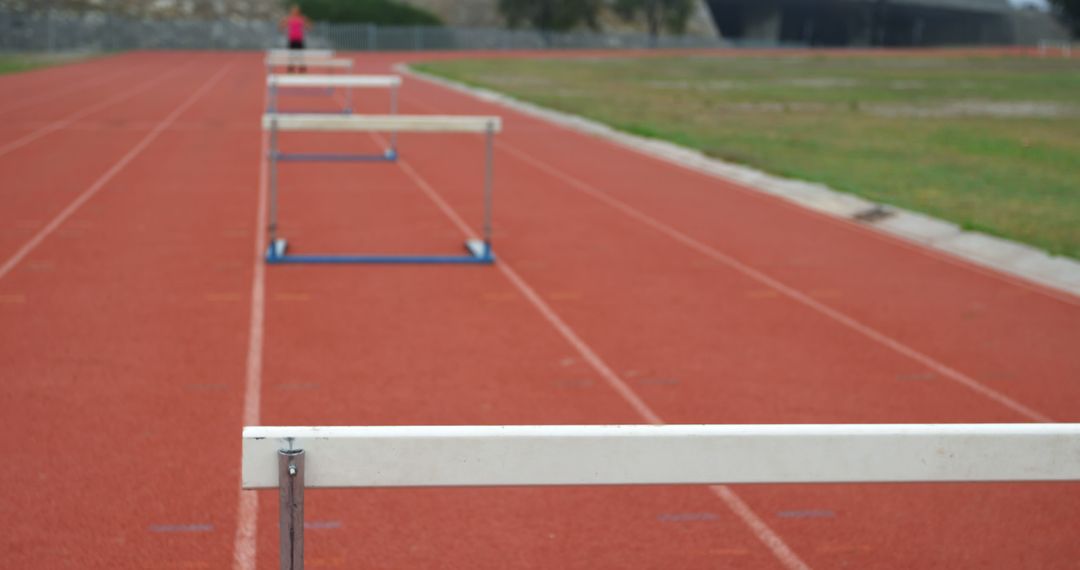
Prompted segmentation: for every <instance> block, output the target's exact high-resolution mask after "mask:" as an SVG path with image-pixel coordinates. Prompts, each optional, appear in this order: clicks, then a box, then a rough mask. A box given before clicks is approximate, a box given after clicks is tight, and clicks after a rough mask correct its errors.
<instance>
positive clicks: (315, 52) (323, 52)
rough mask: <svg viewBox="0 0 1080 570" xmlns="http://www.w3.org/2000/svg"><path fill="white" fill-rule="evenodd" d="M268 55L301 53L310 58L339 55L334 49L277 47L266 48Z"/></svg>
mask: <svg viewBox="0 0 1080 570" xmlns="http://www.w3.org/2000/svg"><path fill="white" fill-rule="evenodd" d="M266 55H268V56H281V55H300V56H302V57H310V58H320V57H321V58H324V59H325V58H330V57H334V56H335V55H337V52H335V51H334V50H332V49H284V48H275V49H268V50H266Z"/></svg>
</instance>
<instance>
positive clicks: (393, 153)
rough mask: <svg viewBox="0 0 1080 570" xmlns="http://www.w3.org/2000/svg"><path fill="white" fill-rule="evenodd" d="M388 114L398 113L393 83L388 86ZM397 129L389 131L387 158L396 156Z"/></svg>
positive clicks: (395, 88) (396, 92)
mask: <svg viewBox="0 0 1080 570" xmlns="http://www.w3.org/2000/svg"><path fill="white" fill-rule="evenodd" d="M390 114H391V115H396V114H398V87H397V86H396V85H395V86H393V87H391V88H390ZM397 154H398V151H397V131H390V151H389V152H388V153H387V155H386V156H387V158H391V159H393V158H397Z"/></svg>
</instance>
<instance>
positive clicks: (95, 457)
mask: <svg viewBox="0 0 1080 570" xmlns="http://www.w3.org/2000/svg"><path fill="white" fill-rule="evenodd" d="M243 59H244V58H243V57H242V56H240V57H238V56H225V57H222V56H218V57H217V58H208V60H207V61H206V62H205V63H206V65H207V67H206V70H205V73H204V74H203V75H202V76H201V77H200V80H199V81H198V82H192V83H190V84H188V85H186V86H185V87H183V88H180V87H179V86H178V89H179V90H181V91H182V95H181V97H180V99H179V101H180V102H182V101H184V100H185V98H186V99H187V100H188V101H190V102H191V106H190V107H189V108H187V109H186V110H185V111H184V112H183V114H182V116H181V118H182V119H187V120H192V119H198V120H224V119H226V118H228V117H231V116H237V115H239V116H244V117H248V118H249V119H250V121H251V125H252V127H251V128H249V129H247V130H246V131H235V132H232V133H227V134H223V135H221V136H218V137H214V138H209V139H208V138H207V137H206V136H205V133H204V132H200V131H183V130H181V131H168V130H165V131H163V132H162V133H161V134H160V136H159V137H158V138H157V139H156V140H154V141H153V142H152V144H151V145H150V146H149V147H148V148H147V151H146V152H145V153H144V154H143V155H141V156H139V157H136V158H135V159H133V160H132V162H131V163H130V165H129V166H128V168H126V169H124V170H123V171H122V172H120V173H119V174H118V175H117V176H116V177H115V178H114V179H113V180H111V181H110V182H109V183H108V185H107V187H106V191H104V192H102V193H100V194H98V195H96V196H94V197H93V199H92V200H90V201H89V202H88V203H87V204H86V206H85V207H84V208H82V209H80V210H78V211H77V212H75V213H74V214H73V215H72V216H71V218H70V220H69V221H68V222H67V223H65V224H64V227H66V226H69V225H76V224H79V223H81V222H88V223H90V224H92V226H93V231H92V232H89V235H87V236H83V237H81V239H64V238H63V237H61V236H52V237H51V238H50V239H46V240H45V241H43V242H42V244H41V246H40V248H39V249H38V250H36V251H35V253H34V255H33V256H32V257H31V258H30V259H29V260H28V262H29V263H31V264H34V263H37V264H41V263H51V264H52V269H51V270H50V271H47V272H42V271H35V270H31V269H30V267H31V266H30V265H27V270H26V271H17V272H14V273H12V274H11V275H9V278H8V279H5V280H4V281H3V282H2V283H0V289H3V290H5V291H12V290H15V291H22V292H24V301H23V302H21V303H18V304H10V305H5V306H0V311H4V312H5V313H6V314H5V315H4V317H3V318H2V319H0V323H3V326H0V335H2V337H3V340H2V341H0V362H2V366H0V368H3V370H4V371H5V382H4V385H5V390H6V391H7V393H8V395H9V396H10V397H8V398H5V399H3V402H2V403H0V418H3V420H2V421H3V424H4V427H5V428H7V431H8V433H19V434H20V435H21V436H22V437H24V438H25V441H30V442H34V445H33V446H28V447H27V448H25V449H23V450H22V451H21V454H20V466H21V469H20V470H18V471H17V472H16V473H13V474H11V475H10V476H9V481H10V482H11V483H12V486H11V487H9V488H8V491H5V492H4V496H3V500H2V501H0V503H2V504H3V505H4V506H3V508H4V510H5V512H6V514H9V515H11V516H12V517H13V518H14V519H17V520H19V521H20V524H19V525H18V526H17V527H16V528H14V529H13V530H12V532H11V533H9V534H7V535H5V537H4V538H3V541H4V542H3V545H4V548H3V551H4V555H3V556H2V558H3V560H4V566H5V567H12V568H67V567H72V566H77V567H80V568H147V567H155V568H221V567H226V566H227V564H228V561H229V560H230V559H231V556H232V552H231V546H232V541H231V530H232V527H233V524H234V517H235V513H234V512H233V511H232V506H233V505H234V504H235V503H234V501H233V500H232V499H233V498H234V497H235V496H236V495H235V485H236V477H238V466H237V465H236V463H235V462H234V461H233V459H234V458H235V456H237V454H238V453H239V442H238V441H236V442H235V443H234V444H231V445H225V446H220V447H219V446H212V445H207V442H208V441H212V440H217V439H220V440H221V441H223V442H224V441H230V442H233V441H235V438H234V437H231V434H235V433H237V432H238V431H239V429H240V418H239V417H238V416H237V415H236V414H235V410H236V409H238V408H239V406H240V397H241V389H242V386H241V381H240V379H241V377H242V374H241V373H242V366H243V358H242V352H243V346H244V339H243V337H242V335H240V334H238V332H239V331H241V330H243V327H244V323H245V321H246V318H247V314H246V310H245V307H244V304H243V303H242V299H243V290H244V289H243V288H244V285H245V283H246V282H247V281H248V279H249V277H248V274H247V272H246V270H245V269H246V265H245V264H242V263H239V262H238V261H239V260H241V259H246V258H247V255H246V254H247V252H248V247H247V243H248V240H247V238H248V236H250V235H251V234H252V232H254V231H255V228H253V227H252V224H251V219H250V217H249V216H247V215H246V213H247V212H250V211H252V210H253V208H254V207H255V202H254V192H253V189H254V185H255V181H254V173H253V172H252V171H251V169H250V168H249V165H250V164H252V163H253V161H255V160H256V159H257V153H258V147H257V142H258V137H259V131H258V129H257V127H256V124H257V123H256V121H257V116H258V110H257V109H256V108H255V106H254V105H252V104H251V99H252V98H253V97H255V96H257V94H258V91H257V89H255V88H254V86H255V85H257V81H258V79H259V71H258V68H257V66H255V65H251V66H240V67H236V68H235V70H234V71H235V72H236V73H238V74H239V75H240V76H242V77H244V80H243V81H242V83H241V85H243V86H245V88H244V89H236V88H235V86H236V84H234V83H233V82H232V81H230V80H229V79H226V78H225V77H226V76H225V75H223V74H220V73H219V72H226V73H228V72H229V71H230V70H229V69H228V68H227V66H228V65H229V64H230V63H231V62H236V63H240V61H242V60H243ZM252 61H254V59H253V58H252ZM215 74H217V75H215ZM200 87H203V88H205V90H203V91H200V90H199V89H200ZM173 106H174V108H176V107H177V102H174V103H173ZM244 149H248V150H246V151H245V150H244ZM10 491H15V492H10Z"/></svg>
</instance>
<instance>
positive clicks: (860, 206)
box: [395, 64, 1080, 297]
mask: <svg viewBox="0 0 1080 570" xmlns="http://www.w3.org/2000/svg"><path fill="white" fill-rule="evenodd" d="M395 70H396V71H398V72H400V73H404V74H407V75H411V76H413V77H417V78H419V79H422V80H426V81H429V82H432V83H436V84H438V85H441V86H443V87H446V88H448V89H453V90H455V91H458V92H461V93H465V94H467V95H470V96H472V97H475V98H477V99H480V100H483V101H486V102H489V103H495V104H498V105H503V106H505V107H509V108H511V109H513V110H515V111H518V112H521V113H525V114H528V115H531V116H534V117H537V118H541V119H544V120H547V121H550V122H553V123H555V124H557V125H560V126H563V127H567V128H571V129H574V130H576V131H579V132H582V133H587V134H590V135H594V136H597V137H600V138H603V139H606V140H608V141H611V142H614V143H616V144H618V145H621V146H623V147H627V148H630V149H633V150H636V151H638V152H641V153H644V154H648V155H651V156H655V157H658V158H662V159H664V160H667V161H668V162H671V163H674V164H677V165H679V166H682V167H685V168H691V169H693V170H697V171H698V172H703V173H706V174H709V175H712V176H715V177H717V178H721V179H723V180H727V181H732V182H736V183H739V184H741V185H742V186H744V187H747V188H751V189H754V190H757V191H760V192H764V193H766V194H772V195H774V196H777V197H779V198H782V199H784V200H787V201H789V202H792V203H795V204H798V205H800V206H802V207H804V208H809V209H811V210H815V211H818V212H822V213H825V214H828V215H832V216H836V217H839V218H846V219H849V220H855V221H858V222H859V223H860V224H862V225H865V226H867V227H871V228H875V229H877V230H878V231H881V232H884V233H887V234H889V235H892V236H896V237H899V238H901V239H904V240H906V241H909V242H913V243H916V244H919V245H922V246H925V247H928V248H930V249H933V250H936V251H940V252H944V253H947V254H950V255H952V256H954V257H958V258H961V259H963V260H966V261H969V262H972V263H975V264H977V265H981V266H983V267H988V268H990V269H993V270H996V271H1000V272H1002V273H1006V274H1009V275H1012V276H1015V277H1020V278H1021V279H1025V280H1028V281H1032V282H1035V283H1038V284H1041V285H1044V286H1047V287H1051V288H1053V289H1056V290H1059V291H1063V292H1066V293H1070V294H1072V295H1075V296H1077V297H1080V262H1077V261H1075V260H1072V259H1069V258H1065V257H1058V256H1052V255H1050V254H1048V253H1047V252H1045V251H1043V250H1040V249H1038V248H1035V247H1031V246H1028V245H1025V244H1021V243H1018V242H1014V241H1011V240H1007V239H1003V238H998V237H993V236H990V235H987V234H984V233H980V232H972V231H965V230H962V229H960V227H959V226H957V225H956V224H953V223H951V222H946V221H943V220H939V219H937V218H933V217H931V216H927V215H925V214H920V213H917V212H912V211H909V210H904V209H902V208H896V207H893V206H888V205H884V204H877V203H874V202H870V201H868V200H865V199H863V198H860V197H858V196H855V195H853V194H848V193H845V192H839V191H836V190H833V189H832V188H829V187H828V186H825V185H823V184H817V183H812V182H804V181H801V180H792V179H788V178H781V177H778V176H773V175H771V174H766V173H764V172H761V171H760V170H755V169H753V168H748V167H745V166H740V165H738V164H732V163H729V162H724V161H722V160H718V159H715V158H710V157H708V156H705V155H704V154H702V153H701V152H700V151H696V150H693V149H689V148H686V147H682V146H679V145H676V144H673V143H669V142H666V141H661V140H656V139H648V138H644V137H640V136H637V135H631V134H628V133H624V132H621V131H617V130H615V129H613V128H611V127H609V126H607V125H604V124H603V123H599V122H596V121H593V120H590V119H585V118H583V117H579V116H576V115H571V114H569V113H563V112H561V111H553V110H551V109H547V108H544V107H540V106H538V105H534V104H532V103H528V102H525V101H521V100H519V99H515V98H513V97H510V96H508V95H504V94H502V93H498V92H496V91H491V90H489V89H483V88H478V87H472V86H469V85H465V84H463V83H459V82H457V81H451V80H448V79H444V78H442V77H437V76H434V75H430V74H427V73H424V72H421V71H417V70H415V69H412V68H410V67H409V66H407V65H405V64H398V65H397V66H395Z"/></svg>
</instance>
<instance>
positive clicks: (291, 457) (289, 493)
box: [278, 449, 304, 570]
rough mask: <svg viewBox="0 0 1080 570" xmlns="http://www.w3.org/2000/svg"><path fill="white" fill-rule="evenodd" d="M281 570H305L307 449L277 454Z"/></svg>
mask: <svg viewBox="0 0 1080 570" xmlns="http://www.w3.org/2000/svg"><path fill="white" fill-rule="evenodd" d="M278 517H279V519H280V527H281V535H280V540H279V543H280V544H279V549H280V552H281V570H304V450H303V449H288V450H286V449H282V450H280V451H278Z"/></svg>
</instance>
